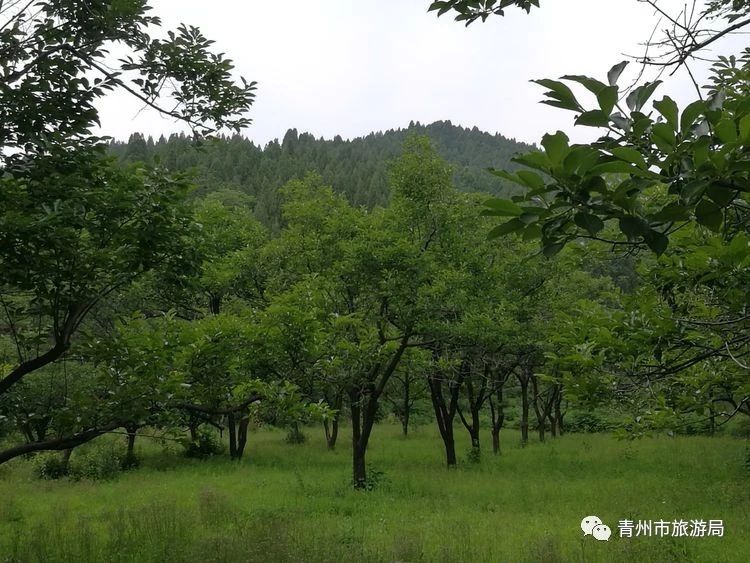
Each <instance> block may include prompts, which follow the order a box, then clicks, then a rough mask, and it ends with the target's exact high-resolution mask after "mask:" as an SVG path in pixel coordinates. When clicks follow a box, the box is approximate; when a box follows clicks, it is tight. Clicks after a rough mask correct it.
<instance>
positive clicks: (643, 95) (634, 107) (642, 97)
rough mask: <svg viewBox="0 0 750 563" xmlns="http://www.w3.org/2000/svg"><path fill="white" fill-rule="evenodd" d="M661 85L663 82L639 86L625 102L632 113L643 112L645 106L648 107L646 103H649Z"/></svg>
mask: <svg viewBox="0 0 750 563" xmlns="http://www.w3.org/2000/svg"><path fill="white" fill-rule="evenodd" d="M659 84H661V80H657V81H656V82H647V83H646V84H644V85H643V86H639V87H638V88H636V89H635V90H633V91H632V92H631V93H630V94H629V95H628V97H627V99H626V100H625V103H626V104H627V105H628V107H629V108H630V111H634V112H635V111H641V109H642V108H643V106H644V105H646V102H648V100H649V98H651V96H652V95H653V93H654V91H655V90H656V89H657V88H658V87H659Z"/></svg>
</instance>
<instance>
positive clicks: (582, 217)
mask: <svg viewBox="0 0 750 563" xmlns="http://www.w3.org/2000/svg"><path fill="white" fill-rule="evenodd" d="M573 221H574V222H575V224H576V225H578V226H579V227H581V228H582V229H584V230H586V231H588V233H589V234H590V235H591V236H592V237H593V236H596V234H597V233H598V232H600V231H601V230H602V229H603V228H604V222H603V221H602V220H601V219H600V218H599V217H597V216H596V215H593V214H591V213H576V215H575V217H573Z"/></svg>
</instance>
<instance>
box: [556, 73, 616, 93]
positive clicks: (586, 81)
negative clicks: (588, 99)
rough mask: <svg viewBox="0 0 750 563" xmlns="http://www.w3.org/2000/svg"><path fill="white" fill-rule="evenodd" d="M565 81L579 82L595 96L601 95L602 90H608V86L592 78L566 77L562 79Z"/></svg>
mask: <svg viewBox="0 0 750 563" xmlns="http://www.w3.org/2000/svg"><path fill="white" fill-rule="evenodd" d="M562 79H563V80H570V81H572V82H578V83H579V84H581V85H582V86H583V87H584V88H586V89H587V90H588V91H589V92H591V93H592V94H594V95H595V96H596V95H598V94H599V92H601V91H602V90H604V89H605V88H607V85H606V84H604V83H603V82H599V81H598V80H596V79H595V78H590V77H588V76H581V75H565V76H563V77H562Z"/></svg>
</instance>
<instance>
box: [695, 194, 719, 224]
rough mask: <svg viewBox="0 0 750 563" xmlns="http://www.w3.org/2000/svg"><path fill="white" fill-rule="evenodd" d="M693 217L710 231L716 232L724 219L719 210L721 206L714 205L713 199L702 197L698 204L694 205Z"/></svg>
mask: <svg viewBox="0 0 750 563" xmlns="http://www.w3.org/2000/svg"><path fill="white" fill-rule="evenodd" d="M695 219H696V221H698V223H700V224H701V225H703V226H704V227H708V228H709V229H711V230H712V231H714V232H718V231H719V230H720V229H721V224H722V222H723V221H724V215H723V213H722V211H721V207H719V206H718V205H716V204H715V203H714V202H713V201H710V200H708V199H702V200H700V202H699V203H698V205H696V206H695Z"/></svg>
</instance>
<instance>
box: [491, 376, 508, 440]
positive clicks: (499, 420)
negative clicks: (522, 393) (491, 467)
mask: <svg viewBox="0 0 750 563" xmlns="http://www.w3.org/2000/svg"><path fill="white" fill-rule="evenodd" d="M495 395H496V396H497V405H495V401H494V400H493V398H492V396H490V416H491V418H492V429H491V431H492V452H493V453H494V454H495V455H500V430H501V429H502V427H503V424H504V423H505V406H504V405H503V388H502V387H500V388H498V389H497V390H496V391H495Z"/></svg>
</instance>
